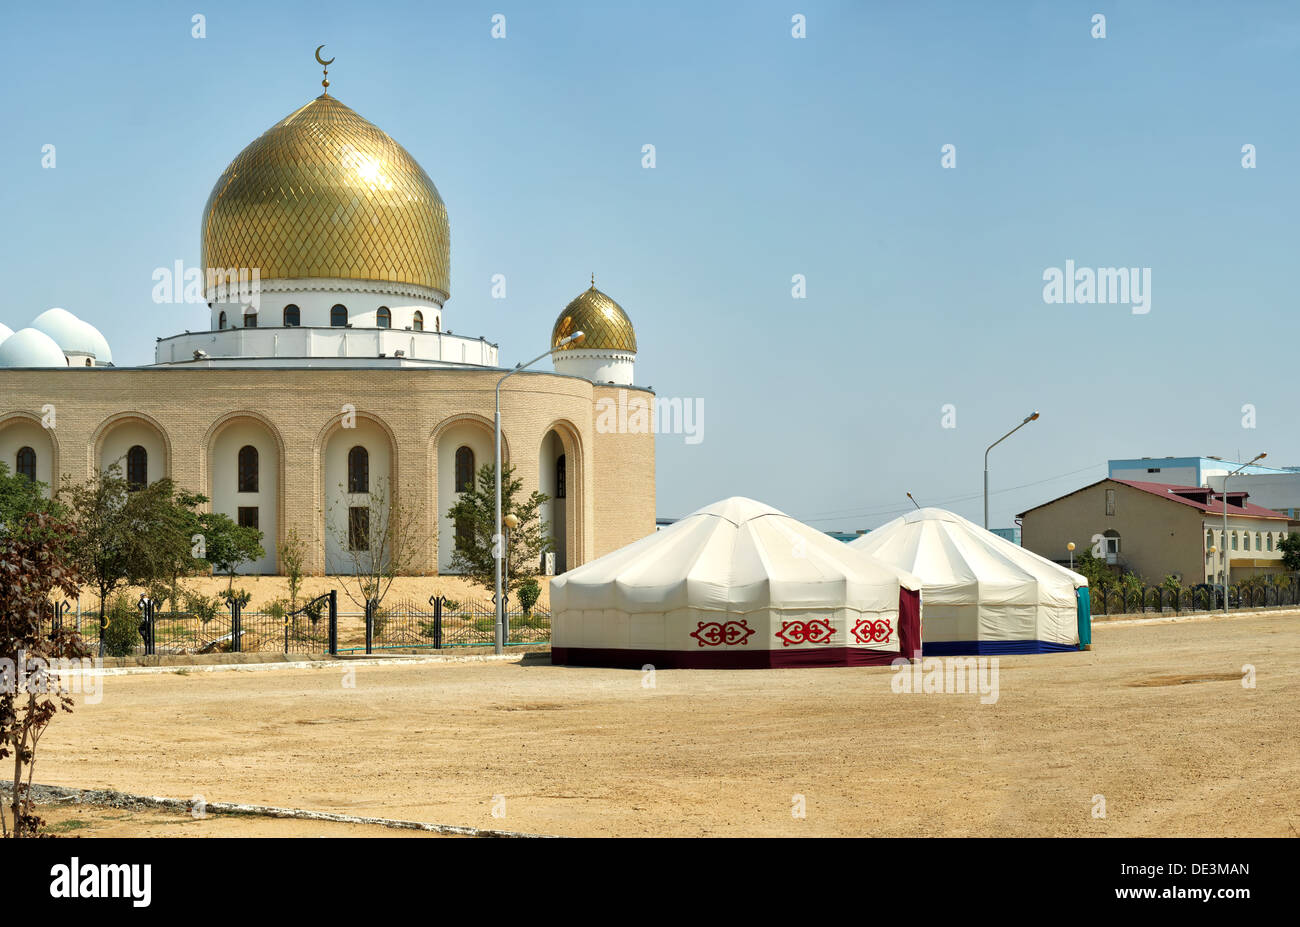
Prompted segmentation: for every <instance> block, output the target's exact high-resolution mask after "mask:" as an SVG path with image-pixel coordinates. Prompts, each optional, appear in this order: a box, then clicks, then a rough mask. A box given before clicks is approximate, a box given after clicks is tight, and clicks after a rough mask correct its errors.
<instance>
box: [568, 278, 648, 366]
mask: <svg viewBox="0 0 1300 927" xmlns="http://www.w3.org/2000/svg"><path fill="white" fill-rule="evenodd" d="M579 331H580V332H583V333H585V334H586V337H585V338H583V339H582V341H580V342H577V343H574V344H566V345H565V346H564V347H562V348H560V350H561V351H568V350H571V349H573V348H581V349H584V350H598V351H627V352H628V353H630V354H635V353H636V332H634V331H633V330H632V320H631V319H629V318H628V317H627V313H626V312H624V311H623V307H622V306H620V305H619V304H618V303H616V302H614V300H612V299H610V298H609V297H608V296H606V295H605V294H604V293H602V292H601V291H600V290H598V289H596V284H595V283H592V285H591V289H589V290H587V291H586V292H585V293H583V294H582V295H580V296H579V297H578V298H577V299H575V300H574V301H573V302H571V303H569V304H568V305H567V306H565V307H564V311H563V312H561V313H560V317H559V318H558V319H556V320H555V328H554V329H553V330H552V331H551V346H552V347H554V346H555V345H557V344H559V343H560V342H561V341H563V340H564V339H565V338H567V337H569V336H570V335H572V334H573V333H574V332H579Z"/></svg>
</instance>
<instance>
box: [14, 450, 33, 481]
mask: <svg viewBox="0 0 1300 927" xmlns="http://www.w3.org/2000/svg"><path fill="white" fill-rule="evenodd" d="M14 464H15V466H14V472H15V473H17V474H18V475H19V476H25V477H27V478H28V479H29V480H35V479H36V452H35V451H34V450H32V449H31V448H30V447H20V448H19V449H18V456H17V458H16V459H15V461H14Z"/></svg>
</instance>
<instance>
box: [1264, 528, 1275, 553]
mask: <svg viewBox="0 0 1300 927" xmlns="http://www.w3.org/2000/svg"><path fill="white" fill-rule="evenodd" d="M1264 549H1265V550H1272V549H1273V532H1272V531H1270V532H1269V533H1268V534H1266V535H1264Z"/></svg>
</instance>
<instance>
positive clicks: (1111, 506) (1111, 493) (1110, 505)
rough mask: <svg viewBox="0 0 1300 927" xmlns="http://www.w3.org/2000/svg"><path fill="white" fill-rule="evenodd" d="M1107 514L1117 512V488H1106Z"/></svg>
mask: <svg viewBox="0 0 1300 927" xmlns="http://www.w3.org/2000/svg"><path fill="white" fill-rule="evenodd" d="M1106 514H1107V515H1114V514H1115V490H1113V489H1108V490H1106Z"/></svg>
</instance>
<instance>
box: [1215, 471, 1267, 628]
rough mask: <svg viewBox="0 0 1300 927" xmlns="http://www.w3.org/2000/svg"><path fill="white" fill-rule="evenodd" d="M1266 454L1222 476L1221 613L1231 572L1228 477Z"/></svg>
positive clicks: (1224, 604) (1226, 601)
mask: <svg viewBox="0 0 1300 927" xmlns="http://www.w3.org/2000/svg"><path fill="white" fill-rule="evenodd" d="M1267 456H1268V455H1267V454H1260V455H1258V456H1256V457H1252V458H1251V459H1250V460H1248V461H1246V462H1245V463H1244V464H1242V465H1241V466H1240V467H1238V468H1237V469H1236V470H1233V471H1232V472H1231V473H1229V474H1227V476H1225V477H1224V478H1223V613H1224V614H1225V615H1226V614H1228V579H1229V578H1230V576H1231V573H1232V548H1231V547H1229V546H1228V478H1229V477H1233V476H1236V475H1237V474H1238V473H1240V472H1241V471H1242V470H1245V469H1246V468H1247V467H1249V466H1250V465H1251V464H1253V463H1255V461H1257V460H1263V459H1264V458H1265V457H1267Z"/></svg>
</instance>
